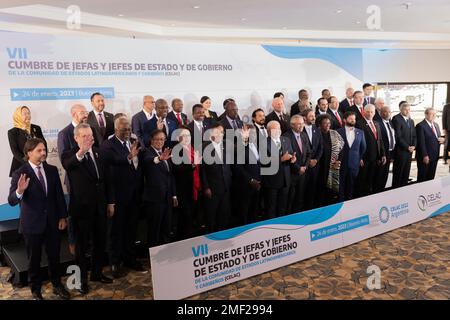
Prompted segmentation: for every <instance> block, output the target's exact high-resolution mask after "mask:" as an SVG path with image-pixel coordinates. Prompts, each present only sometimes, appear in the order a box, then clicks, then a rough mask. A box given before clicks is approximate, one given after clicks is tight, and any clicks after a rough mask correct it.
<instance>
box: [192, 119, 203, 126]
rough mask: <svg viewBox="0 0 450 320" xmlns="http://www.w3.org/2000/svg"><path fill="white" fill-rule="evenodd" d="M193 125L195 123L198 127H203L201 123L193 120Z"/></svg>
mask: <svg viewBox="0 0 450 320" xmlns="http://www.w3.org/2000/svg"><path fill="white" fill-rule="evenodd" d="M194 123H195V124H196V125H197V126H198V127H201V126H203V121H198V120H195V119H194Z"/></svg>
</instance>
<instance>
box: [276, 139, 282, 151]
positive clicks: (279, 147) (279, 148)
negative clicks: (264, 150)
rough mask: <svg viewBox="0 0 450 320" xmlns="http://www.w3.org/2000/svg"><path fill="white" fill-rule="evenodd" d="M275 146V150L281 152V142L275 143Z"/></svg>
mask: <svg viewBox="0 0 450 320" xmlns="http://www.w3.org/2000/svg"><path fill="white" fill-rule="evenodd" d="M275 144H276V146H277V149H278V150H281V141H277V142H275Z"/></svg>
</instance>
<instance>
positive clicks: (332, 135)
mask: <svg viewBox="0 0 450 320" xmlns="http://www.w3.org/2000/svg"><path fill="white" fill-rule="evenodd" d="M316 125H317V126H318V128H319V129H320V132H321V134H322V143H323V144H322V146H323V154H322V157H321V158H320V165H319V168H320V171H319V177H318V179H317V180H318V182H317V185H318V190H319V192H318V193H317V194H318V195H319V197H318V203H319V205H320V206H326V205H329V204H332V203H335V202H336V201H337V195H338V192H339V167H340V163H341V162H340V161H339V158H340V153H341V151H342V149H343V148H344V140H343V139H342V137H341V135H340V134H339V133H338V132H337V131H336V130H331V129H330V128H331V117H330V116H329V115H328V114H325V115H320V116H319V117H318V118H317V120H316Z"/></svg>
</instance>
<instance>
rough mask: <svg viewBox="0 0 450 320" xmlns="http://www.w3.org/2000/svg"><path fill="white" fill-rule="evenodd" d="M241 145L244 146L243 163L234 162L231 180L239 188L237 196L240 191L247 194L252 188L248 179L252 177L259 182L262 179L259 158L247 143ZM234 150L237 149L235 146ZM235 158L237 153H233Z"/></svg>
mask: <svg viewBox="0 0 450 320" xmlns="http://www.w3.org/2000/svg"><path fill="white" fill-rule="evenodd" d="M241 146H242V145H241ZM243 147H244V160H245V162H244V163H239V162H235V163H236V164H235V165H234V166H233V182H235V185H236V187H237V189H238V190H239V193H237V196H239V195H240V194H242V193H245V194H247V193H248V192H250V191H251V190H252V188H251V187H250V181H251V180H252V179H254V180H257V181H259V182H261V181H262V180H261V179H262V178H261V163H260V161H259V159H258V158H257V157H256V155H255V154H254V153H253V151H252V150H250V146H249V144H247V145H246V146H243ZM255 147H256V145H255ZM256 148H257V147H256ZM236 150H239V149H237V148H236ZM236 153H237V152H236ZM258 156H259V155H258ZM235 159H237V154H235Z"/></svg>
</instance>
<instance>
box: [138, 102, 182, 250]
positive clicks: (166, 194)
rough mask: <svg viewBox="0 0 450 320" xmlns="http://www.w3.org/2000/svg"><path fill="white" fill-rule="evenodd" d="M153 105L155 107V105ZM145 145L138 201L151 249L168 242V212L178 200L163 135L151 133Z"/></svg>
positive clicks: (170, 220)
mask: <svg viewBox="0 0 450 320" xmlns="http://www.w3.org/2000/svg"><path fill="white" fill-rule="evenodd" d="M156 105H157V106H158V101H157V102H156ZM157 112H158V111H157ZM149 141H150V147H149V148H148V149H147V150H146V151H145V153H144V154H143V156H142V157H143V161H142V164H143V170H144V178H145V184H144V194H143V197H142V199H143V201H144V205H145V208H146V212H147V219H148V220H147V222H148V230H147V241H148V246H150V247H154V246H157V245H161V244H165V243H168V242H169V239H170V232H171V226H172V210H173V208H174V207H177V206H178V198H177V193H176V185H175V178H174V175H173V167H172V163H171V162H170V161H169V160H170V158H171V152H172V150H171V149H170V148H164V142H165V141H166V133H165V131H164V130H160V129H157V130H154V131H152V133H151V134H150V137H149Z"/></svg>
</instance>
